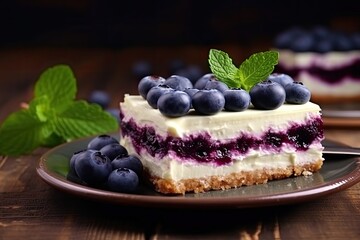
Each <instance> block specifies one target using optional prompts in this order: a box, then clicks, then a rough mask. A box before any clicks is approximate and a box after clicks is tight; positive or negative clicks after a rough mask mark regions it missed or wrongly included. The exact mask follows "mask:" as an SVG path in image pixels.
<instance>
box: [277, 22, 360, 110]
mask: <svg viewBox="0 0 360 240" xmlns="http://www.w3.org/2000/svg"><path fill="white" fill-rule="evenodd" d="M274 45H275V48H277V49H278V51H279V53H280V58H279V64H278V65H277V67H276V71H279V72H283V73H286V74H289V75H291V76H292V77H293V78H294V79H295V80H297V81H301V82H303V83H304V84H305V85H306V86H307V87H308V88H309V89H310V90H311V92H312V100H313V101H316V102H318V103H330V102H339V101H340V102H345V101H346V102H350V101H360V33H345V32H340V31H334V30H332V29H329V28H326V27H322V26H320V27H319V26H318V27H314V28H311V29H300V28H292V29H288V30H285V31H284V32H282V33H280V34H278V35H277V36H276V38H275V44H274Z"/></svg>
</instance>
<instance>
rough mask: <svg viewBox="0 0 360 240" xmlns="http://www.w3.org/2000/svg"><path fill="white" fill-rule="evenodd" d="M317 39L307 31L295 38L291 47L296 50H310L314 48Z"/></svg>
mask: <svg viewBox="0 0 360 240" xmlns="http://www.w3.org/2000/svg"><path fill="white" fill-rule="evenodd" d="M314 44H315V39H314V37H313V36H312V35H311V34H310V33H308V32H306V33H304V34H302V35H300V36H298V37H297V38H295V39H294V40H293V42H292V43H291V46H290V49H291V50H293V51H294V52H308V51H312V50H313V49H314Z"/></svg>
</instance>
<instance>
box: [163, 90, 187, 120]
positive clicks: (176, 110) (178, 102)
mask: <svg viewBox="0 0 360 240" xmlns="http://www.w3.org/2000/svg"><path fill="white" fill-rule="evenodd" d="M157 106H158V108H159V111H160V112H161V114H163V115H165V116H167V117H181V116H184V115H186V114H187V113H188V112H189V110H190V107H191V97H190V96H189V94H187V93H186V92H183V91H173V92H168V93H165V94H163V95H162V96H160V98H159V100H158V102H157Z"/></svg>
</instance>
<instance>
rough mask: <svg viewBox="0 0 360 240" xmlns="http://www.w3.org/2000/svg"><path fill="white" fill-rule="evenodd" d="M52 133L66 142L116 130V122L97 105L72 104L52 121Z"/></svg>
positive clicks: (82, 102)
mask: <svg viewBox="0 0 360 240" xmlns="http://www.w3.org/2000/svg"><path fill="white" fill-rule="evenodd" d="M52 124H53V126H54V132H55V133H56V134H57V135H59V136H62V137H64V138H65V139H66V140H67V141H70V140H72V139H75V138H80V137H85V136H90V135H95V134H99V133H106V132H111V131H115V130H117V129H118V121H117V119H116V118H114V117H113V116H112V115H110V113H108V112H105V111H103V110H102V108H101V107H100V106H99V105H97V104H89V103H87V102H85V101H76V102H73V103H72V104H71V105H69V107H68V108H67V109H66V110H65V111H63V112H61V113H59V114H58V115H57V116H56V118H54V119H53V120H52Z"/></svg>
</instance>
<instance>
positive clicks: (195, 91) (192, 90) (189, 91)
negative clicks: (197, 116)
mask: <svg viewBox="0 0 360 240" xmlns="http://www.w3.org/2000/svg"><path fill="white" fill-rule="evenodd" d="M198 91H199V89H197V88H186V89H185V90H184V92H186V93H187V94H188V95H189V96H190V98H191V101H192V98H193V96H194V94H195V93H197V92H198ZM192 107H193V106H192V103H191V104H190V108H192Z"/></svg>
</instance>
